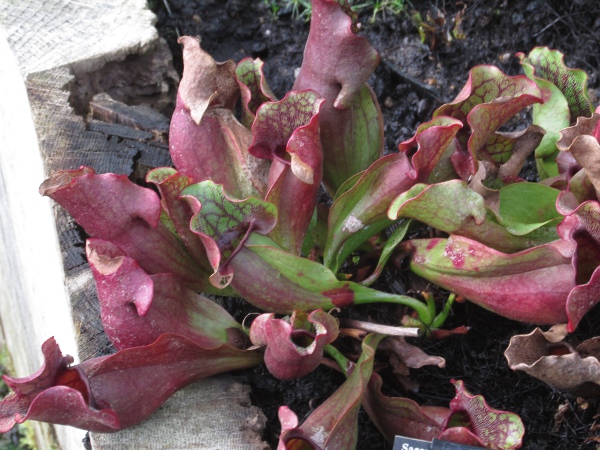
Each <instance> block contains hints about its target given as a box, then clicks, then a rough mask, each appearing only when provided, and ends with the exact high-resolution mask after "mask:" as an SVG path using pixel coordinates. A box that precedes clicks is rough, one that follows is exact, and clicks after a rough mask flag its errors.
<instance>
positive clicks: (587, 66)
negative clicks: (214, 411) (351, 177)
mask: <svg viewBox="0 0 600 450" xmlns="http://www.w3.org/2000/svg"><path fill="white" fill-rule="evenodd" d="M407 5H408V9H407V12H406V13H404V14H400V15H392V14H390V13H389V12H382V13H379V14H378V15H377V16H376V17H375V20H374V21H372V20H371V18H372V10H364V11H362V12H361V16H360V18H361V23H362V26H363V27H362V34H364V35H365V36H367V37H368V38H369V40H370V42H371V43H372V45H373V46H374V47H375V48H376V49H377V50H378V51H379V52H380V54H381V56H382V64H381V65H380V67H379V68H378V69H377V70H376V72H375V74H374V75H373V76H372V78H371V80H370V83H371V85H372V86H373V88H374V90H375V92H376V94H377V96H378V99H379V101H380V103H381V105H382V111H383V114H384V123H385V133H386V142H385V145H386V151H388V152H389V151H394V150H395V149H396V148H397V145H398V143H399V142H400V141H402V140H405V139H408V138H410V137H411V136H412V135H413V133H414V130H415V129H416V127H417V126H418V125H419V124H420V123H421V122H423V121H426V120H428V118H429V117H430V115H431V113H432V111H433V110H434V109H435V108H437V107H438V106H440V105H441V104H442V103H444V102H448V101H450V100H452V98H454V96H455V95H456V94H457V93H458V92H459V91H460V89H461V88H462V86H463V84H464V83H465V81H466V80H467V76H468V70H469V69H470V68H472V67H474V66H475V65H478V64H494V65H497V66H498V67H500V68H501V69H502V70H503V71H504V72H506V73H508V74H510V75H515V74H518V73H520V67H519V64H518V60H517V58H516V57H515V56H514V55H515V53H516V52H519V51H521V52H525V53H527V52H528V51H529V50H531V49H532V48H533V47H535V46H548V47H550V48H555V49H559V50H561V51H562V52H563V53H565V62H566V63H567V65H569V66H570V67H578V68H581V69H584V70H585V71H586V72H587V73H588V74H589V88H590V94H591V97H592V101H594V102H595V103H597V99H598V95H599V94H600V79H599V78H600V76H599V74H600V70H599V68H600V53H599V52H598V43H599V42H600V4H599V3H598V2H597V1H596V0H573V1H570V2H564V1H561V0H534V1H522V0H519V1H517V0H514V1H508V0H492V1H482V0H464V1H457V2H454V1H452V2H451V1H445V0H438V1H436V2H429V1H427V2H424V1H423V2H422V1H413V2H412V5H411V4H410V3H407ZM153 9H154V11H155V12H156V13H157V15H158V23H157V28H158V30H159V33H160V34H161V35H162V36H163V37H164V38H165V39H166V40H167V42H168V44H169V46H170V48H171V50H172V52H173V55H174V62H175V66H176V68H177V69H178V71H179V72H180V73H181V70H182V62H181V50H180V47H179V45H178V44H177V42H176V41H177V37H178V36H179V35H197V36H200V37H201V39H202V46H203V48H204V49H205V50H206V51H208V52H209V53H211V54H212V55H213V57H214V58H215V59H216V60H218V61H224V60H227V59H234V60H235V61H239V60H240V59H242V58H243V57H247V56H251V57H254V58H257V57H259V58H261V59H262V60H263V61H264V62H265V76H266V78H267V80H268V83H269V85H270V86H271V88H272V90H273V91H274V92H275V94H276V95H277V96H278V97H279V98H282V97H283V96H284V95H285V93H286V92H287V91H288V90H289V89H290V87H291V86H292V84H293V80H294V70H295V69H296V68H297V67H299V66H300V64H301V62H302V54H303V49H304V42H305V40H306V36H307V34H308V29H309V26H308V23H305V22H301V21H297V20H293V18H292V17H291V10H285V9H283V10H280V11H279V12H278V14H276V15H273V14H272V13H271V11H270V10H269V9H268V8H267V7H266V5H265V4H264V2H262V1H259V0H252V1H250V0H227V1H225V0H154V5H153ZM412 9H415V10H418V11H419V12H420V14H421V17H424V18H426V17H427V14H428V13H429V14H430V15H437V16H438V17H440V18H442V17H443V19H444V20H443V21H445V25H438V26H436V27H433V30H431V31H430V32H429V34H428V35H427V36H426V38H425V41H422V40H421V38H420V36H419V33H418V29H417V26H416V25H415V22H414V20H413V19H412V18H411V14H412V13H411V12H410V10H412ZM461 17H462V22H461V29H462V32H463V33H464V36H465V37H464V39H456V38H453V39H452V40H451V41H450V40H448V39H447V36H448V35H449V34H448V33H449V32H450V33H451V32H452V29H453V27H454V25H453V23H455V21H456V20H457V19H459V18H461ZM441 22H442V20H439V21H438V24H441ZM385 282H386V283H387V285H381V286H379V287H380V288H381V289H383V290H386V289H387V290H390V289H392V290H393V289H396V290H406V289H410V288H411V287H413V286H414V283H415V282H417V283H418V282H419V280H414V277H411V276H410V275H408V274H406V273H404V272H402V271H399V272H398V273H388V276H387V278H386V280H385ZM237 307H238V309H239V308H240V307H241V305H240V304H239V303H238V304H237ZM239 312H240V313H243V312H245V310H244V309H243V308H242V309H241V310H240V311H239ZM402 313H403V311H401V310H399V309H398V308H391V307H389V306H371V307H369V308H364V307H363V308H356V309H354V310H352V311H350V312H349V314H351V315H352V316H353V317H355V318H361V319H363V320H372V321H374V322H380V323H389V322H393V321H394V320H397V318H398V317H401V315H402ZM396 323H397V321H396ZM461 325H466V326H469V327H471V330H470V332H469V333H468V334H467V335H465V336H456V337H454V338H451V339H448V340H445V341H440V342H431V341H426V340H422V341H416V342H415V343H416V344H417V345H419V346H420V347H422V348H423V349H424V350H425V351H427V352H428V353H430V354H434V355H439V356H442V357H444V358H445V359H446V362H447V364H446V367H445V368H443V369H440V368H438V367H425V368H422V369H419V370H413V371H411V379H412V380H413V381H414V382H415V383H416V385H418V390H403V389H402V388H400V387H398V388H394V389H391V390H390V391H389V394H394V395H399V396H408V397H411V398H413V399H414V400H416V401H418V402H419V403H421V404H423V405H441V406H447V405H448V402H449V400H450V399H451V398H452V397H453V396H454V389H453V387H452V385H451V384H450V383H449V380H450V379H452V378H455V379H462V380H464V381H465V384H466V386H467V388H468V389H469V390H470V391H471V392H473V393H476V394H483V395H484V396H485V398H486V400H487V401H488V403H489V404H490V405H491V406H493V407H495V408H498V409H505V410H510V411H513V412H515V413H517V414H519V415H520V416H521V418H522V419H523V422H524V423H525V427H526V437H525V441H524V446H523V448H526V449H550V448H552V449H567V448H568V449H573V448H590V449H591V448H595V447H596V446H597V445H598V444H597V442H598V441H600V433H599V432H598V427H597V426H596V418H597V416H598V413H599V411H598V407H599V404H598V403H597V402H596V401H593V400H588V401H582V400H581V399H577V398H574V397H572V396H569V395H565V394H563V393H561V392H558V391H555V390H553V389H551V388H550V387H548V386H546V385H545V384H543V383H541V382H538V381H537V380H535V379H533V378H531V377H529V376H527V375H525V374H522V373H515V372H513V371H511V370H510V369H509V368H508V366H507V363H506V360H505V358H504V356H503V352H504V350H505V349H506V347H507V345H508V341H509V339H510V337H511V336H512V335H514V334H521V333H527V332H529V331H531V330H532V329H533V328H534V327H533V326H530V325H524V324H520V323H517V322H513V321H510V320H507V319H503V318H501V317H499V316H497V315H494V314H492V313H489V312H487V311H485V310H483V309H481V308H479V307H477V306H475V305H472V304H469V303H466V304H460V305H456V306H455V307H454V309H453V314H452V316H451V317H450V318H449V320H448V323H447V327H448V328H451V327H453V326H461ZM599 329H600V311H598V309H596V310H594V311H592V312H591V313H590V314H588V317H586V318H585V320H584V321H583V323H582V324H581V325H580V327H579V329H578V331H577V332H576V333H575V334H573V335H572V336H571V337H570V339H572V340H574V341H582V340H584V339H586V338H589V337H592V336H594V335H596V334H598V331H597V330H599ZM243 375H244V376H245V377H247V378H248V379H249V381H250V383H251V385H252V388H253V395H252V397H253V401H254V402H255V404H257V405H259V406H261V407H262V408H263V410H264V412H265V414H266V415H267V417H268V420H269V423H268V427H267V430H266V433H265V439H266V440H267V441H268V442H269V443H270V444H271V445H272V446H273V447H275V446H276V442H277V436H278V433H279V423H278V420H277V408H278V407H279V406H280V405H283V404H286V405H288V406H290V407H291V408H292V409H293V410H294V411H295V412H296V413H297V414H298V416H299V418H300V419H301V420H302V419H303V418H304V417H305V416H306V415H307V414H309V413H310V411H311V410H312V409H313V408H315V407H316V406H318V405H319V404H320V403H322V402H323V401H324V400H325V399H326V398H327V397H328V396H329V395H330V394H331V393H332V392H333V391H334V390H335V389H336V388H337V387H338V386H339V384H340V383H341V381H342V377H341V376H340V374H339V373H336V372H334V371H332V370H331V369H328V368H327V367H321V368H319V369H318V370H317V371H315V372H314V373H313V374H311V375H310V376H308V377H306V378H304V379H302V380H294V381H287V382H282V381H279V380H277V379H275V378H273V377H272V376H271V375H270V374H269V373H268V372H267V371H266V369H265V368H264V367H259V368H257V369H255V370H253V371H247V372H245V373H244V374H243ZM383 375H384V376H385V377H386V378H388V379H389V378H390V377H391V374H388V373H385V372H384V374H383ZM357 448H358V449H365V450H366V449H369V450H377V449H389V448H391V445H390V444H387V443H385V441H384V440H383V438H382V437H381V435H380V434H379V432H378V431H377V430H376V429H375V428H374V427H373V426H372V425H370V422H369V421H368V419H367V418H366V416H365V415H361V420H360V430H359V444H358V447H357Z"/></svg>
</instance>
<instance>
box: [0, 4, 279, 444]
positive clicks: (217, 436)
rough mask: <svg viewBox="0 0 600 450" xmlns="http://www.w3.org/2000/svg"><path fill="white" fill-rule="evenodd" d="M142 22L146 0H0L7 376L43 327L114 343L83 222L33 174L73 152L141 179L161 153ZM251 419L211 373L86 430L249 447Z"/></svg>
mask: <svg viewBox="0 0 600 450" xmlns="http://www.w3.org/2000/svg"><path fill="white" fill-rule="evenodd" d="M153 22H154V16H153V15H152V13H151V12H149V11H148V10H147V9H146V6H145V1H144V0H103V1H102V2H98V1H96V0H77V1H75V0H52V1H47V0H19V1H8V2H0V61H2V64H0V79H2V80H3V83H0V98H2V101H1V102H0V208H2V209H1V211H2V214H0V245H2V251H0V316H1V318H2V326H3V327H2V328H3V331H4V335H5V338H6V344H7V346H8V348H9V350H10V352H11V354H12V356H13V360H14V366H15V371H16V374H17V375H18V376H25V375H29V374H31V373H33V372H35V371H36V370H37V369H38V368H39V367H40V365H41V352H40V350H39V348H40V345H41V343H42V341H43V340H45V339H46V338H48V337H50V336H51V335H55V336H56V338H57V340H58V341H59V343H60V344H61V348H62V349H63V352H64V353H71V354H73V355H74V356H76V357H77V358H80V359H87V358H90V357H94V356H98V355H103V354H106V353H109V352H111V351H112V347H111V345H110V343H109V341H108V339H107V338H106V336H105V335H104V332H103V329H102V325H101V323H100V321H99V306H98V302H97V298H96V294H95V285H94V280H93V277H92V276H91V273H90V270H89V267H88V266H87V263H86V261H85V257H84V254H83V243H84V239H85V236H84V234H83V233H82V231H81V230H80V229H79V228H78V226H77V225H76V224H75V223H74V222H73V221H72V219H71V218H70V217H69V216H68V214H66V212H65V211H64V210H62V208H60V207H59V206H57V205H53V206H50V205H51V203H50V202H49V200H48V199H43V198H41V197H40V196H39V195H38V193H37V187H38V186H39V184H40V183H41V182H42V181H43V179H44V177H45V176H46V175H47V174H48V173H50V172H52V171H55V170H61V169H76V168H78V167H79V166H80V165H87V166H91V167H92V168H94V169H95V170H96V171H97V172H114V173H122V174H127V175H129V176H130V177H133V178H137V179H140V178H141V177H143V176H144V174H145V172H146V171H147V170H148V169H149V168H151V167H155V166H160V165H168V164H169V163H170V159H169V156H168V148H167V145H166V133H167V124H168V120H167V119H166V118H165V117H164V116H161V115H160V114H157V113H156V112H155V111H152V110H150V109H148V107H149V106H152V107H153V108H155V109H157V110H161V111H162V110H165V109H168V107H169V101H170V100H171V99H172V94H173V89H174V88H175V87H176V82H177V80H176V78H177V75H176V74H175V72H174V70H173V68H172V65H171V63H170V54H169V52H168V49H167V46H166V44H165V43H164V42H163V41H161V40H160V39H159V38H158V35H157V33H156V30H155V29H154V27H153V25H152V24H153ZM2 29H3V30H4V31H3V30H2ZM13 54H14V56H13ZM15 56H16V57H15ZM24 80H26V82H25V83H24ZM140 105H145V106H140ZM36 427H37V428H36V432H37V440H38V448H39V449H40V450H49V449H50V448H51V444H52V442H51V440H52V438H55V439H56V440H57V441H58V443H59V445H60V448H62V449H63V450H74V449H78V450H79V449H82V448H83V444H82V443H81V438H82V434H81V433H80V432H78V430H75V431H74V430H73V429H72V428H69V427H62V426H56V427H45V426H36ZM263 428H264V416H263V415H262V412H260V410H258V409H257V408H254V407H252V406H251V405H250V400H249V392H248V387H247V386H244V385H242V384H240V383H239V382H237V381H235V380H234V379H232V378H231V377H229V376H223V377H215V378H213V379H210V380H206V381H204V382H201V383H197V384H195V385H193V386H190V387H188V388H185V389H184V390H182V391H180V392H179V393H178V394H177V395H175V396H174V397H172V398H171V399H169V400H168V401H167V402H166V403H165V405H163V407H162V408H161V409H160V410H159V411H158V412H157V413H156V414H155V415H154V416H152V417H151V418H150V420H148V421H147V422H145V423H143V424H140V425H139V426H137V427H135V428H133V429H131V430H125V431H122V432H119V433H115V434H108V435H100V434H92V435H91V439H90V442H91V445H92V447H93V449H95V450H105V449H106V450H108V449H111V450H112V449H116V450H126V449H127V450H129V449H131V450H133V449H136V450H137V449H154V448H156V449H159V448H160V449H163V448H169V449H177V448H181V449H183V448H206V449H210V448H214V449H217V448H220V449H232V450H254V449H264V448H267V446H266V445H265V444H264V443H263V442H262V440H261V438H260V434H261V432H262V429H263Z"/></svg>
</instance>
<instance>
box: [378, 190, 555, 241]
mask: <svg viewBox="0 0 600 450" xmlns="http://www.w3.org/2000/svg"><path fill="white" fill-rule="evenodd" d="M508 207H509V208H510V206H508ZM388 217H389V218H390V219H393V220H397V219H400V218H411V219H414V220H418V221H420V222H423V223H426V224H427V225H429V226H431V227H433V228H435V229H438V230H441V231H443V232H445V233H449V234H456V235H460V236H464V237H468V238H470V239H475V240H476V241H478V242H480V243H482V244H485V245H487V246H489V247H492V248H494V249H496V250H499V251H503V252H507V253H514V252H517V251H520V250H524V249H526V248H529V247H531V246H534V245H541V244H544V243H546V242H549V241H551V240H554V239H556V238H557V236H556V233H555V232H554V233H553V234H550V235H543V234H541V233H540V234H539V235H533V236H532V235H526V236H520V235H518V236H517V235H514V234H512V233H510V232H509V231H508V230H507V229H506V228H505V227H504V226H503V225H502V224H501V223H499V222H498V219H497V218H496V216H495V214H494V213H493V212H492V210H491V209H490V208H488V207H487V206H486V204H485V200H484V198H483V197H482V196H481V195H480V194H478V193H477V192H475V191H474V190H472V189H470V188H469V187H468V186H467V184H466V183H465V182H463V181H461V180H450V181H447V182H444V183H438V184H434V185H425V184H417V185H415V186H414V187H413V188H411V189H410V190H408V191H407V192H405V193H404V194H402V195H400V196H398V197H397V198H396V199H395V200H394V201H393V203H392V204H391V206H390V209H389V210H388Z"/></svg>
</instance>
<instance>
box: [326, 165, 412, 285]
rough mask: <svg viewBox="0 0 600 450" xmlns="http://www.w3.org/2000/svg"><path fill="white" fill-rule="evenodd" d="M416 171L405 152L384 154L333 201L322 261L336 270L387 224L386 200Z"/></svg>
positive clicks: (408, 183)
mask: <svg viewBox="0 0 600 450" xmlns="http://www.w3.org/2000/svg"><path fill="white" fill-rule="evenodd" d="M415 177H416V172H415V171H414V169H413V168H412V167H411V166H410V163H409V161H408V158H407V157H406V155H405V154H404V153H399V154H392V155H388V156H384V157H383V158H381V159H379V160H377V161H376V162H375V163H374V164H373V165H372V166H371V167H369V169H367V170H366V171H365V172H363V174H362V176H361V177H360V179H359V180H358V182H357V183H356V184H355V185H354V186H353V187H352V188H351V189H350V190H348V191H346V192H345V193H344V194H342V195H340V196H339V197H338V198H337V200H336V201H335V202H334V203H333V205H332V207H331V210H330V212H329V229H328V234H327V245H326V247H325V252H324V256H323V260H324V264H325V265H326V266H327V267H328V268H330V269H331V270H332V271H334V272H336V273H337V271H338V270H339V269H340V268H341V267H342V265H343V264H344V261H345V260H346V258H347V257H348V256H349V255H350V254H351V253H352V252H353V251H354V250H356V249H357V248H358V247H359V246H360V245H361V244H362V243H363V242H365V241H366V240H368V239H369V238H370V237H371V236H374V235H375V234H377V233H379V232H380V231H381V230H384V229H385V228H387V227H388V226H390V225H391V224H392V223H393V221H391V220H389V219H388V218H387V216H386V210H387V208H388V205H389V203H390V202H391V201H392V199H393V198H395V197H396V196H397V195H398V194H399V193H401V192H404V191H405V190H406V189H408V188H410V187H411V186H412V185H413V184H414V182H415Z"/></svg>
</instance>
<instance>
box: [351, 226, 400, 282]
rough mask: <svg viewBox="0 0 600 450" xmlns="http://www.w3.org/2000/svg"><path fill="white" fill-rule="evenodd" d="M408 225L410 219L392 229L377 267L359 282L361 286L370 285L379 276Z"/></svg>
mask: <svg viewBox="0 0 600 450" xmlns="http://www.w3.org/2000/svg"><path fill="white" fill-rule="evenodd" d="M409 226H410V220H405V221H404V222H401V223H399V224H398V226H397V227H396V228H395V229H394V231H393V232H392V234H391V235H390V237H389V238H388V240H387V241H386V243H385V246H384V247H383V250H382V251H381V255H380V256H379V261H378V263H377V267H375V270H374V271H373V273H372V274H371V275H370V276H369V278H367V279H365V280H364V281H363V282H362V283H361V284H362V285H363V286H370V285H371V284H373V283H374V282H375V281H376V280H377V279H378V278H379V276H380V275H381V272H383V268H384V267H385V265H386V264H387V262H388V260H389V259H390V256H392V253H393V251H394V250H395V249H396V247H397V246H398V245H399V244H400V242H402V240H403V239H404V236H406V232H407V231H408V227H409Z"/></svg>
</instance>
